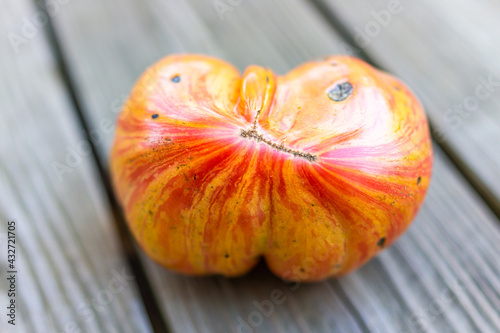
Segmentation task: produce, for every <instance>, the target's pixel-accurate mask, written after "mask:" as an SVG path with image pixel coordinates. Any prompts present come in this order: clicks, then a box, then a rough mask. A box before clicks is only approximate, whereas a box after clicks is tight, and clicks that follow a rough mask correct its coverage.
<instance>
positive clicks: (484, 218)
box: [54, 0, 500, 332]
mask: <svg viewBox="0 0 500 333" xmlns="http://www.w3.org/2000/svg"><path fill="white" fill-rule="evenodd" d="M225 3H226V4H227V3H228V2H225ZM233 3H235V4H236V3H238V2H233ZM239 3H240V4H239V5H236V6H233V7H232V10H231V11H229V12H226V13H225V14H224V15H223V17H222V20H221V17H220V16H219V15H218V13H217V11H216V10H215V8H214V7H213V3H212V2H204V1H201V0H200V1H196V0H190V1H187V2H162V1H148V2H145V3H143V4H141V5H138V3H137V2H133V1H108V2H102V1H97V0H90V1H87V2H85V3H83V2H72V3H69V4H68V5H67V6H65V7H64V9H63V11H62V12H61V14H60V15H58V16H56V17H55V18H54V19H55V22H56V27H57V31H58V34H59V38H60V40H61V42H62V45H63V48H64V53H65V55H66V56H67V59H68V62H69V64H70V66H71V72H72V75H73V77H74V80H75V83H76V86H77V88H78V91H77V92H78V94H79V95H80V96H81V99H82V100H83V101H84V102H85V105H84V109H85V111H86V114H87V116H88V117H89V119H90V121H91V122H92V124H94V126H95V127H97V126H98V123H99V121H101V120H103V119H114V118H115V117H116V113H114V112H113V110H114V106H115V104H116V100H117V99H119V97H120V96H123V95H125V94H126V93H127V92H128V90H129V89H130V87H131V86H132V84H133V82H134V80H135V79H136V78H137V76H138V75H139V74H140V73H141V72H142V70H143V69H145V68H146V66H148V65H149V64H151V63H152V62H153V61H155V60H157V59H159V58H160V57H162V56H164V55H166V54H168V53H173V52H206V53H211V54H214V55H217V56H221V57H222V58H225V59H227V60H229V61H231V62H233V63H235V64H236V65H237V66H238V67H239V68H241V69H243V67H245V66H246V65H249V64H252V63H257V64H259V65H263V66H269V67H272V68H273V69H275V70H276V71H277V72H278V73H283V72H285V71H287V70H289V69H290V68H292V67H293V66H295V65H297V64H299V63H300V62H302V61H305V60H308V59H311V58H314V57H319V56H323V55H325V54H330V53H338V52H342V51H345V50H346V47H347V46H346V43H345V41H343V40H342V39H341V38H340V37H339V36H338V35H337V34H335V32H334V31H332V30H331V28H330V27H329V25H328V24H327V23H326V22H325V21H322V19H321V16H320V15H319V14H318V13H317V12H316V11H315V10H314V8H313V7H311V6H310V5H309V4H308V3H305V2H301V1H293V0H292V1H284V0H283V1H274V2H272V3H271V2H265V1H252V2H250V1H246V2H245V1H244V2H239ZM414 88H415V89H416V90H417V91H419V90H418V87H414ZM111 140H112V138H111V136H106V138H105V143H104V144H103V145H101V146H100V147H101V149H102V152H101V154H102V156H103V158H104V159H106V158H107V154H108V151H109V147H110V144H111ZM497 223H498V221H497V219H496V218H495V217H494V215H493V214H492V213H491V212H490V211H489V210H488V208H487V207H486V206H485V204H484V203H483V202H482V201H481V200H480V199H479V198H478V196H477V195H476V194H475V193H474V191H473V190H472V188H471V187H470V186H469V185H468V184H467V183H466V182H465V181H464V179H463V178H462V177H461V175H460V174H459V173H458V172H457V170H456V169H455V168H454V167H453V165H452V164H451V163H450V162H449V161H448V160H447V159H446V158H445V157H444V156H443V154H442V153H441V151H440V150H439V148H437V147H436V166H435V170H434V180H433V182H432V185H431V188H430V191H429V194H428V198H427V201H426V204H425V205H424V208H423V210H422V212H421V213H420V215H419V217H418V218H417V220H416V221H415V223H414V225H413V226H412V227H411V229H410V231H409V232H408V233H407V234H405V235H404V236H403V237H402V238H401V239H400V240H399V241H398V242H397V243H396V244H395V245H394V246H393V247H392V248H390V249H388V250H387V251H384V252H383V253H382V254H381V255H380V256H379V257H378V258H377V259H375V260H372V261H371V262H369V263H368V264H367V265H365V266H364V267H363V268H361V269H360V270H359V271H357V272H356V273H354V274H351V275H349V276H347V277H344V278H341V279H337V280H331V281H326V282H322V283H319V284H310V285H300V286H298V287H297V286H295V285H293V284H285V283H284V282H282V281H280V280H279V279H277V278H275V277H273V276H272V275H271V274H270V273H269V272H268V271H267V269H266V268H265V267H264V266H260V267H258V268H257V269H256V270H255V271H253V272H252V273H251V274H250V275H248V276H246V277H243V278H240V279H231V280H228V279H225V278H220V277H213V278H186V277H183V276H179V275H176V274H174V273H171V272H168V271H165V270H164V269H162V268H160V267H158V266H157V265H156V264H154V263H152V262H150V261H149V259H147V258H145V257H144V262H145V263H146V265H147V267H148V269H149V274H150V278H151V282H152V284H153V286H154V288H155V290H156V291H157V293H158V294H157V297H158V299H159V301H160V303H161V306H162V309H163V311H164V315H165V316H166V318H168V321H169V323H170V325H171V327H172V328H173V330H174V331H175V332H237V331H238V327H239V325H241V322H242V321H244V322H246V323H247V325H250V323H253V324H255V326H256V327H255V329H254V328H252V327H250V329H248V330H247V331H256V332H257V331H258V332H273V331H276V332H279V331H286V332H346V331H349V332H351V331H352V332H358V331H373V332H421V331H426V332H451V331H483V332H494V331H497V330H498V329H500V323H499V321H498V314H499V306H498V304H499V300H500V298H499V293H498V290H499V289H498V288H497V287H498V286H499V283H500V267H498V264H497V263H496V260H495V258H498V256H499V255H500V249H499V248H498V246H497V244H498V243H499V242H500V231H499V230H498V224H497ZM274 290H278V291H279V292H282V293H283V295H282V296H284V297H285V298H286V299H285V301H284V302H283V303H282V304H273V310H272V311H269V312H270V313H269V316H267V315H266V314H268V312H267V311H265V310H264V311H263V312H265V313H263V314H261V315H258V313H259V311H258V305H256V303H257V304H267V305H268V304H269V303H267V302H266V301H269V300H270V299H271V292H273V291H274ZM269 308H270V307H268V309H269ZM260 318H262V320H260ZM252 320H253V322H252Z"/></svg>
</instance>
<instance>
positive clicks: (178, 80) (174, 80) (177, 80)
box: [170, 74, 181, 83]
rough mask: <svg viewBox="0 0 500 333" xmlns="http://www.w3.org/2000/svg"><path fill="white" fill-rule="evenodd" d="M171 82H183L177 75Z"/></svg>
mask: <svg viewBox="0 0 500 333" xmlns="http://www.w3.org/2000/svg"><path fill="white" fill-rule="evenodd" d="M170 81H172V82H174V83H178V82H180V81H181V77H180V76H179V75H178V74H176V75H174V76H172V78H171V79H170Z"/></svg>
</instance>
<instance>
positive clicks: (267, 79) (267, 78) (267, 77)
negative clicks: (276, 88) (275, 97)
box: [266, 75, 269, 83]
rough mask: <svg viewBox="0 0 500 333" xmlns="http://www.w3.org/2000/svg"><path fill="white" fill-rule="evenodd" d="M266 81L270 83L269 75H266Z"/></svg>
mask: <svg viewBox="0 0 500 333" xmlns="http://www.w3.org/2000/svg"><path fill="white" fill-rule="evenodd" d="M266 83H269V75H266Z"/></svg>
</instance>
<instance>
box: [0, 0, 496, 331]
mask: <svg viewBox="0 0 500 333" xmlns="http://www.w3.org/2000/svg"><path fill="white" fill-rule="evenodd" d="M47 12H48V13H50V15H49V17H50V19H47V17H48V16H47V14H46V13H47ZM387 13H389V14H387ZM499 16H500V3H498V2H496V1H493V0H478V1H475V2H471V1H466V0H453V1H452V0H441V1H435V0H420V1H412V0H400V1H396V0H371V1H368V0H363V1H342V0H312V1H307V0H277V1H266V0H252V1H250V0H217V1H212V0H208V1H207V0H186V1H161V0H147V1H137V0H107V1H103V0H86V1H75V0H51V1H46V6H43V5H41V2H39V1H35V0H15V1H14V0H0V35H1V36H3V37H2V38H0V75H1V76H0V112H1V113H0V225H1V229H0V244H1V245H0V247H1V248H2V250H1V255H0V268H1V276H0V305H1V306H0V308H1V309H2V310H1V311H0V332H51V333H52V332H58V333H59V332H180V333H189V332H221V333H225V332H287V333H288V332H328V333H330V332H383V333H386V332H388V333H391V332H398V333H402V332H440V333H441V332H500V221H499V217H500V61H498V55H499V54H500V29H499V28H500V26H499V23H498V17H499ZM179 52H189V53H192V52H198V53H208V54H212V55H215V56H218V57H221V58H223V59H226V60H228V61H230V62H232V63H233V64H235V65H236V66H238V67H239V68H240V69H242V70H243V69H244V68H245V67H246V66H248V65H250V64H258V65H262V66H268V67H271V68H272V69H274V70H275V71H276V72H277V73H279V74H282V73H285V72H286V71H288V70H289V69H291V68H292V67H294V66H296V65H298V64H300V63H301V62H304V61H307V60H309V59H313V58H317V57H322V56H324V55H328V54H337V53H343V54H345V53H348V54H352V55H356V56H358V57H361V58H363V59H365V60H367V61H369V62H371V63H372V64H374V65H375V66H377V67H380V68H383V69H385V70H387V71H390V72H392V73H393V74H395V75H397V76H398V77H400V78H402V79H403V81H405V82H406V83H408V84H409V86H410V87H411V88H412V89H413V90H414V91H415V92H416V94H417V95H418V96H419V98H420V99H421V100H422V102H423V103H424V106H425V109H426V111H427V113H428V116H429V119H430V121H431V125H432V129H433V135H434V139H435V147H434V149H435V167H434V171H433V179H432V183H431V187H430V189H429V193H428V196H427V199H426V202H425V205H424V207H423V209H422V210H421V212H420V213H419V215H418V218H417V219H416V221H415V222H414V224H413V225H412V227H411V228H410V230H409V231H408V232H407V233H406V234H405V235H404V236H402V237H401V238H400V239H399V240H398V241H397V242H396V243H395V245H394V246H392V247H391V248H389V249H387V250H385V251H384V252H383V253H382V254H381V255H379V256H378V257H377V258H375V259H374V260H372V261H370V262H369V263H368V264H366V265H365V266H363V267H362V268H361V269H359V270H358V271H356V272H355V273H353V274H350V275H348V276H346V277H343V278H340V279H332V280H329V281H325V282H321V283H317V284H302V285H297V284H293V283H284V282H283V281H281V280H280V279H278V278H276V277H273V276H272V275H271V273H270V272H269V271H268V270H267V268H266V267H265V266H264V265H260V266H259V267H257V268H256V269H255V270H254V271H252V272H251V273H250V274H249V275H247V276H245V277H242V278H238V279H225V278H222V277H212V278H187V277H184V276H180V275H177V274H174V273H172V272H169V271H166V270H164V269H163V268H161V267H159V266H157V265H156V264H155V263H153V262H151V261H150V260H149V259H148V258H147V257H145V256H144V254H143V253H142V252H141V251H140V250H139V249H138V248H137V247H136V245H135V243H134V242H133V241H132V239H131V237H130V235H129V234H128V232H127V230H126V227H125V224H124V220H123V216H122V215H121V211H120V210H119V208H118V206H117V203H116V200H115V198H114V196H113V193H112V192H111V190H110V186H109V177H108V154H109V151H110V147H111V142H112V137H113V130H114V129H113V128H114V127H113V124H114V121H115V119H116V117H117V115H118V112H119V110H120V107H121V105H122V103H123V101H124V99H125V97H126V95H127V93H128V92H129V90H130V88H131V87H132V85H133V83H134V81H135V80H136V79H137V77H138V76H139V74H140V73H141V72H142V71H143V70H144V69H145V68H146V67H147V66H149V65H150V64H152V63H153V62H155V61H156V60H158V59H159V58H161V57H163V56H165V55H167V54H170V53H179ZM88 133H89V134H90V136H91V138H92V140H89V139H88V136H87V135H88ZM8 221H15V224H16V231H15V232H16V264H15V265H16V266H15V269H16V271H17V280H16V283H17V285H16V288H17V289H16V304H17V308H16V309H17V311H16V321H15V323H16V325H15V326H12V325H10V324H9V323H8V320H10V318H9V317H7V309H6V307H7V306H8V304H9V301H10V298H9V296H8V290H9V288H11V286H10V284H9V281H8V280H7V279H6V277H7V271H9V270H10V269H9V266H8V264H9V263H8V262H7V250H6V248H7V240H8V235H9V234H8V224H7V222H8ZM273 293H274V294H276V293H278V294H280V295H282V297H281V298H280V299H281V300H282V302H279V304H278V303H274V304H273V306H272V308H270V307H269V306H268V305H269V303H270V302H269V300H271V299H272V298H273V296H272V294H273ZM262 306H264V308H262ZM266 306H267V307H266ZM259 309H260V310H259Z"/></svg>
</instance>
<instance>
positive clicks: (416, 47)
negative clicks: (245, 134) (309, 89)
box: [313, 0, 500, 213]
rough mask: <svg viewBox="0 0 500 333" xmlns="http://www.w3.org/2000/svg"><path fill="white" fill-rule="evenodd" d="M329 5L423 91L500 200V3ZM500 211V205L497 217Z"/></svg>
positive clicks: (460, 153)
mask: <svg viewBox="0 0 500 333" xmlns="http://www.w3.org/2000/svg"><path fill="white" fill-rule="evenodd" d="M313 2H319V3H323V4H326V7H327V8H330V10H331V11H332V12H333V13H334V16H335V18H336V19H337V20H338V21H340V22H341V23H342V24H343V25H344V26H345V27H346V29H347V30H348V31H349V32H350V33H352V34H353V36H354V37H355V41H356V42H358V45H357V46H356V47H357V49H353V50H354V52H356V51H357V50H360V49H362V50H363V51H365V52H367V53H368V54H369V55H370V56H371V58H372V59H374V60H375V61H376V62H377V63H378V64H380V65H381V66H383V67H384V68H385V69H387V70H390V71H392V72H394V73H397V75H399V76H400V77H401V78H403V79H404V80H405V81H406V82H408V83H409V84H410V85H411V86H412V87H413V88H414V89H415V91H416V92H417V93H418V95H419V96H420V98H421V99H422V101H423V102H424V105H426V106H427V108H428V109H427V111H428V114H429V117H430V119H431V120H432V122H433V125H434V126H435V129H436V131H435V132H436V133H435V134H436V135H435V136H436V138H437V139H438V141H441V142H444V143H446V144H449V145H450V147H451V148H452V149H453V151H454V153H455V154H456V155H457V157H458V158H459V159H460V160H461V162H462V163H464V166H465V168H468V169H470V170H471V174H473V177H476V178H477V183H478V186H479V187H480V188H481V189H484V195H485V196H486V197H488V199H490V200H491V201H492V202H493V203H496V205H498V203H499V202H500V154H499V153H498V151H499V149H498V142H500V112H499V111H498V110H499V107H500V63H499V62H498V57H497V55H498V54H499V53H500V45H499V43H498V41H500V31H499V29H498V15H499V14H500V6H499V5H498V3H497V2H494V1H490V0H481V1H475V2H473V3H471V2H470V1H464V0H462V1H451V0H445V1H432V0H424V1H410V0H408V1H406V0H401V1H395V0H392V1H389V0H376V1H338V0H316V1H313ZM498 212H500V208H499V209H498V210H497V213H498Z"/></svg>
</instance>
